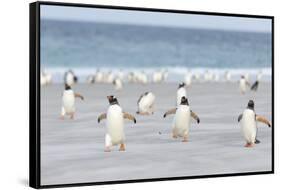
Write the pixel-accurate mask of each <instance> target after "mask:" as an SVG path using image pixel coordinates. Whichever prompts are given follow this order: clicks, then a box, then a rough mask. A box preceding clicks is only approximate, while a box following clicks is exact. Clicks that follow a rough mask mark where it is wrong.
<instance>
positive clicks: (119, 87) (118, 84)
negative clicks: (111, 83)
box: [115, 79, 123, 90]
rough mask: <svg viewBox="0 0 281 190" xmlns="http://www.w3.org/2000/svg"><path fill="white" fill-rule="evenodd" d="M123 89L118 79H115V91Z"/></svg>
mask: <svg viewBox="0 0 281 190" xmlns="http://www.w3.org/2000/svg"><path fill="white" fill-rule="evenodd" d="M122 88H123V85H122V82H121V80H120V79H116V81H115V89H116V90H121V89H122Z"/></svg>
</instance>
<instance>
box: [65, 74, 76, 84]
mask: <svg viewBox="0 0 281 190" xmlns="http://www.w3.org/2000/svg"><path fill="white" fill-rule="evenodd" d="M65 82H66V84H67V85H69V86H72V85H73V84H74V76H73V75H72V74H70V73H68V74H67V75H66V81H65Z"/></svg>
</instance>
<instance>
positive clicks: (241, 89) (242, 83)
mask: <svg viewBox="0 0 281 190" xmlns="http://www.w3.org/2000/svg"><path fill="white" fill-rule="evenodd" d="M239 87H240V91H241V92H242V93H245V92H246V80H245V79H241V80H240V83H239Z"/></svg>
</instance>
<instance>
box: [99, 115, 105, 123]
mask: <svg viewBox="0 0 281 190" xmlns="http://www.w3.org/2000/svg"><path fill="white" fill-rule="evenodd" d="M103 119H106V113H103V114H101V115H100V116H99V117H98V123H99V122H100V121H101V120H103Z"/></svg>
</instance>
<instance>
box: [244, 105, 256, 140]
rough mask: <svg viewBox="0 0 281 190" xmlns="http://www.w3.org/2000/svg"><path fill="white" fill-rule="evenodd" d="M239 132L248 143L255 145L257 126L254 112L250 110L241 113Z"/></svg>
mask: <svg viewBox="0 0 281 190" xmlns="http://www.w3.org/2000/svg"><path fill="white" fill-rule="evenodd" d="M241 131H242V135H243V137H244V139H245V140H246V141H247V142H248V143H255V139H256V134H257V124H256V119H255V112H254V111H253V110H250V109H246V110H245V111H244V112H243V116H242V119H241Z"/></svg>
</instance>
